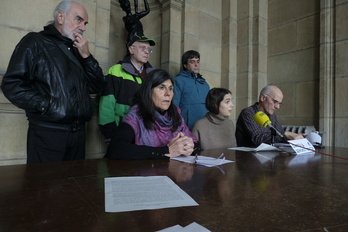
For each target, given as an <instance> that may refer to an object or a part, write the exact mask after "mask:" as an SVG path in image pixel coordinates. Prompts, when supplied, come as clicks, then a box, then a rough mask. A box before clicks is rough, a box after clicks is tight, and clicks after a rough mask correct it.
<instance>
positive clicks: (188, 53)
mask: <svg viewBox="0 0 348 232" xmlns="http://www.w3.org/2000/svg"><path fill="white" fill-rule="evenodd" d="M200 57H201V55H200V54H199V52H197V51H195V50H189V51H186V52H185V53H184V54H183V55H182V57H181V65H182V69H183V70H185V71H186V68H185V66H184V65H185V64H187V62H188V60H189V59H192V58H198V59H200Z"/></svg>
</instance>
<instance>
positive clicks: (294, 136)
mask: <svg viewBox="0 0 348 232" xmlns="http://www.w3.org/2000/svg"><path fill="white" fill-rule="evenodd" d="M284 134H285V136H286V137H287V138H288V139H289V140H294V139H303V138H304V137H303V135H302V134H297V133H294V132H290V131H286V132H285V133H284Z"/></svg>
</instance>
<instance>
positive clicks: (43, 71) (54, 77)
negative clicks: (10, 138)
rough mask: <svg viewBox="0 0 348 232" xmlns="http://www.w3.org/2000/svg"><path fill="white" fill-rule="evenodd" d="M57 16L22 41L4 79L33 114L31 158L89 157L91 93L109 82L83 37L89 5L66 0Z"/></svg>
mask: <svg viewBox="0 0 348 232" xmlns="http://www.w3.org/2000/svg"><path fill="white" fill-rule="evenodd" d="M53 15H54V21H53V22H52V24H49V25H47V26H45V27H44V30H43V31H41V32H38V33H36V32H31V33H28V34H27V35H26V36H24V37H23V38H22V40H21V41H20V42H19V43H18V45H17V46H16V48H15V50H14V52H13V54H12V57H11V60H10V63H9V66H8V69H7V72H6V74H5V75H4V78H3V82H2V90H3V93H4V95H5V96H6V97H7V98H8V99H9V100H10V101H11V102H12V103H13V104H14V105H16V106H17V107H19V108H22V109H24V110H25V111H26V115H27V117H28V121H29V129H28V138H27V163H41V162H52V161H62V160H76V159H84V157H85V138H86V134H85V123H86V122H87V121H89V120H90V119H91V117H92V115H93V110H94V108H95V106H94V102H93V100H92V99H91V97H90V95H89V94H93V93H99V92H100V91H101V90H102V89H103V87H104V83H105V82H104V75H103V71H102V69H101V68H100V66H99V64H98V62H97V60H96V59H94V57H93V56H92V55H91V54H90V52H89V48H88V41H87V39H86V38H85V37H84V36H83V32H84V31H85V29H86V24H87V22H88V14H87V12H86V9H85V8H84V7H83V6H82V5H81V4H79V3H77V2H74V1H62V2H61V3H60V4H58V6H57V7H56V9H55V11H54V13H53Z"/></svg>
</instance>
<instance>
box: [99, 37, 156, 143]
mask: <svg viewBox="0 0 348 232" xmlns="http://www.w3.org/2000/svg"><path fill="white" fill-rule="evenodd" d="M154 45H155V41H154V40H152V39H149V38H147V37H145V36H143V35H141V36H140V35H137V34H134V35H133V36H131V37H130V38H129V39H128V41H127V44H126V46H127V55H126V56H125V57H124V59H123V60H122V61H119V62H118V64H115V65H113V66H112V67H111V68H110V69H109V70H108V71H107V73H106V81H107V84H106V87H105V89H104V91H103V93H102V95H101V98H100V104H99V127H100V130H101V132H102V134H103V135H104V138H105V142H109V141H110V139H111V137H112V135H113V132H114V130H115V129H116V127H117V126H118V125H119V124H120V123H121V122H122V120H123V118H124V117H125V116H126V114H127V112H128V109H129V108H130V106H131V104H132V100H133V96H134V94H135V93H136V91H137V90H138V89H139V87H140V85H141V84H142V82H143V79H144V78H145V76H146V74H147V73H149V72H150V71H151V70H152V69H153V68H152V66H151V64H150V63H149V57H150V54H151V53H152V48H151V46H154Z"/></svg>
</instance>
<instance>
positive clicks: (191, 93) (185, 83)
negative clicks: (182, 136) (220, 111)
mask: <svg viewBox="0 0 348 232" xmlns="http://www.w3.org/2000/svg"><path fill="white" fill-rule="evenodd" d="M209 89H210V87H209V84H208V83H207V82H206V80H205V79H204V78H203V77H202V76H201V75H200V74H198V77H197V78H196V77H195V75H194V73H193V72H187V71H181V72H180V73H179V74H178V75H177V76H176V77H175V79H174V100H173V101H174V105H176V106H177V107H179V108H180V109H181V115H182V117H183V118H184V119H185V123H186V125H187V126H188V127H189V128H190V130H192V127H193V125H194V124H195V122H196V121H197V120H199V119H201V118H203V117H204V116H205V114H206V113H207V112H208V110H207V108H206V107H205V98H206V97H207V94H208V92H209Z"/></svg>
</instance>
